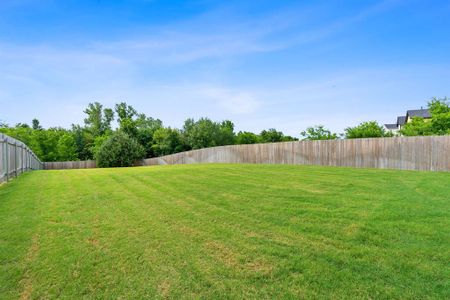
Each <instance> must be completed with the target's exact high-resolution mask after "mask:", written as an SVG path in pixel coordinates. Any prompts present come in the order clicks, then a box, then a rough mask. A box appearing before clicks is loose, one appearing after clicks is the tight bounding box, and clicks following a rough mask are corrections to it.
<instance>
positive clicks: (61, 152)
mask: <svg viewBox="0 0 450 300" xmlns="http://www.w3.org/2000/svg"><path fill="white" fill-rule="evenodd" d="M57 149H58V160H60V161H72V160H77V159H78V155H77V145H76V143H75V139H74V138H73V136H72V135H71V134H68V133H64V134H63V135H62V136H61V137H60V138H59V141H58V144H57Z"/></svg>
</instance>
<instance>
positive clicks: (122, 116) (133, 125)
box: [115, 102, 138, 138]
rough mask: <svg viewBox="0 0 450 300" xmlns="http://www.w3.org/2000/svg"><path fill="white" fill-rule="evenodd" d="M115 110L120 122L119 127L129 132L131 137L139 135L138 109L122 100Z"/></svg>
mask: <svg viewBox="0 0 450 300" xmlns="http://www.w3.org/2000/svg"><path fill="white" fill-rule="evenodd" d="M115 111H116V113H117V121H118V122H119V129H120V130H122V131H123V132H125V133H126V134H128V135H129V136H130V137H134V138H136V137H137V132H138V129H137V121H136V120H135V117H136V116H137V114H138V113H137V111H136V110H135V109H134V108H133V106H131V105H128V104H126V103H125V102H121V103H119V104H116V106H115Z"/></svg>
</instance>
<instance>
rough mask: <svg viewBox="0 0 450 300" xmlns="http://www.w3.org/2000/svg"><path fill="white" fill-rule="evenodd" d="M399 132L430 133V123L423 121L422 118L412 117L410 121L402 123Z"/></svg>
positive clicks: (431, 131) (407, 133) (407, 134)
mask: <svg viewBox="0 0 450 300" xmlns="http://www.w3.org/2000/svg"><path fill="white" fill-rule="evenodd" d="M400 133H401V134H402V135H404V136H418V135H432V134H433V128H432V123H431V122H425V120H424V118H421V117H414V118H412V121H411V122H409V123H406V124H405V125H403V127H402V129H401V130H400Z"/></svg>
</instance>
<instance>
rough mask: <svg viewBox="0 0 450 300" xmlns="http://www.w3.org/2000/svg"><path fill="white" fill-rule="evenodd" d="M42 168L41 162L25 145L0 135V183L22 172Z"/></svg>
mask: <svg viewBox="0 0 450 300" xmlns="http://www.w3.org/2000/svg"><path fill="white" fill-rule="evenodd" d="M42 168H43V164H42V162H41V161H40V160H39V158H38V157H37V156H36V154H34V153H33V151H31V149H30V148H28V147H27V145H25V144H24V143H22V142H21V141H18V140H16V139H14V138H12V137H10V136H7V135H6V134H3V133H0V183H2V182H4V181H8V180H9V179H11V178H14V177H17V176H18V175H19V174H21V173H23V172H27V171H31V170H39V169H42Z"/></svg>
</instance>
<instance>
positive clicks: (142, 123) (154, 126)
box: [136, 114, 163, 157]
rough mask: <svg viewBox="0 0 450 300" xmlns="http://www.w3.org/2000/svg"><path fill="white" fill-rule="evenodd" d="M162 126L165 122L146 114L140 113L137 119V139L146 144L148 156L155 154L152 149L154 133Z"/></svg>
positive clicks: (143, 144)
mask: <svg viewBox="0 0 450 300" xmlns="http://www.w3.org/2000/svg"><path fill="white" fill-rule="evenodd" d="M162 127H163V124H162V121H161V120H159V119H154V118H152V117H147V116H146V115H145V114H139V115H138V117H137V119H136V139H137V140H138V142H139V143H140V144H141V145H142V146H144V148H145V150H146V156H147V157H152V156H154V153H153V150H152V145H153V135H154V133H155V131H157V130H158V129H160V128H162Z"/></svg>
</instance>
